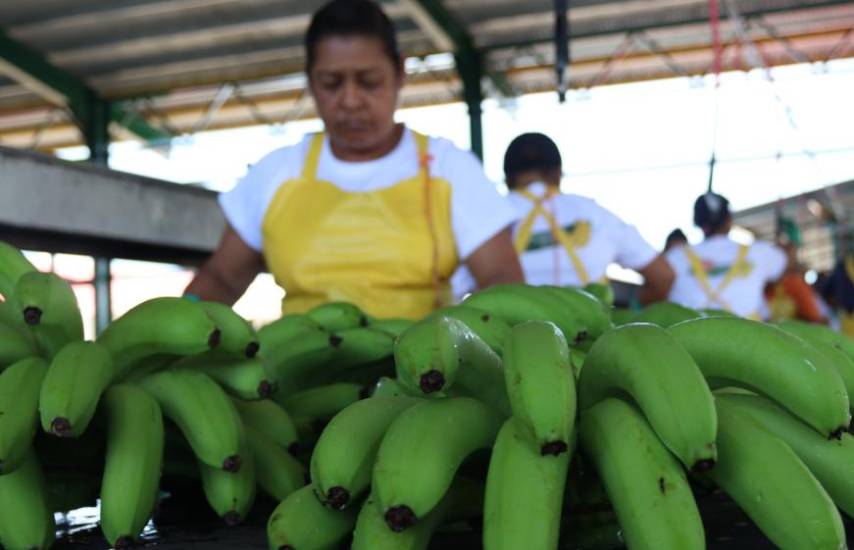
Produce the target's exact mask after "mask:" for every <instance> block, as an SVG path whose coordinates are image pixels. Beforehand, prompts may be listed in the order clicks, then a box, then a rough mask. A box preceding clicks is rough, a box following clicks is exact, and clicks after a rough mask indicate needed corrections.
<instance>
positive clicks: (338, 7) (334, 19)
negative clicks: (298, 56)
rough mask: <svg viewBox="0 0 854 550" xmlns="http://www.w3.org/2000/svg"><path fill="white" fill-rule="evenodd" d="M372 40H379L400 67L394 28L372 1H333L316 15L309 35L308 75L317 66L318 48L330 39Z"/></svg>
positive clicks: (307, 32) (308, 31)
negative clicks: (322, 42) (361, 37)
mask: <svg viewBox="0 0 854 550" xmlns="http://www.w3.org/2000/svg"><path fill="white" fill-rule="evenodd" d="M353 35H359V36H369V37H374V38H377V39H378V40H379V41H380V42H381V43H382V45H383V52H384V53H385V55H386V56H387V57H388V59H389V61H391V63H392V65H394V67H395V69H397V68H399V67H400V52H399V50H398V48H397V36H396V35H395V32H394V25H393V24H392V22H391V20H390V19H389V18H388V16H387V15H386V14H385V13H383V10H382V9H380V7H379V6H378V5H377V4H376V3H375V2H372V1H371V0H332V1H331V2H328V3H327V4H325V5H324V6H323V7H322V8H320V9H319V10H318V11H316V12H315V13H314V16H313V17H312V18H311V24H310V25H309V26H308V30H307V31H306V33H305V59H306V72H309V73H310V72H311V68H312V67H313V66H314V48H315V47H316V46H317V43H318V42H320V41H321V40H323V39H324V38H327V37H329V36H353Z"/></svg>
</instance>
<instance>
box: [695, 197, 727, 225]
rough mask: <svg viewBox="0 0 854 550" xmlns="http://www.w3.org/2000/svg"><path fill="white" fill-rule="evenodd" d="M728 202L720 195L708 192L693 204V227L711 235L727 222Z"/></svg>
mask: <svg viewBox="0 0 854 550" xmlns="http://www.w3.org/2000/svg"><path fill="white" fill-rule="evenodd" d="M729 217H730V212H729V201H728V200H727V199H726V198H725V197H724V196H722V195H718V194H717V193H712V192H711V191H709V192H708V193H705V194H703V195H700V196H699V197H698V198H697V200H696V201H695V202H694V225H696V226H697V227H699V228H701V229H702V230H703V231H705V232H706V234H709V235H710V234H712V233H714V232H715V231H717V230H718V229H720V228H721V227H723V225H724V224H725V223H726V222H727V221H728V220H729Z"/></svg>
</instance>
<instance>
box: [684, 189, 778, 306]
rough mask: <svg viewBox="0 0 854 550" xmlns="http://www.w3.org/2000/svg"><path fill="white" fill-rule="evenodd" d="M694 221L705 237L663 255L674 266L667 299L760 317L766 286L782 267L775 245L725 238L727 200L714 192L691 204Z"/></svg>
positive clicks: (729, 222)
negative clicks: (692, 244)
mask: <svg viewBox="0 0 854 550" xmlns="http://www.w3.org/2000/svg"><path fill="white" fill-rule="evenodd" d="M694 224H695V225H697V227H699V228H700V229H702V230H703V233H704V234H705V240H704V241H703V242H701V243H700V244H698V245H696V246H693V247H692V246H688V245H685V246H681V247H676V248H673V249H672V250H670V251H669V252H668V253H667V259H668V261H669V262H670V264H671V265H672V266H673V269H674V271H676V282H675V283H674V284H673V289H672V290H671V291H670V301H672V302H676V303H678V304H682V305H684V306H687V307H691V308H694V309H703V308H713V309H723V310H726V311H730V312H732V313H735V314H737V315H740V316H742V317H749V318H753V319H760V318H763V317H766V316H767V315H763V310H764V307H765V297H764V294H763V292H764V289H765V285H766V284H768V283H770V282H773V281H777V280H778V279H780V277H781V276H782V275H783V272H784V271H785V270H786V263H787V262H786V255H785V254H784V253H783V251H782V250H780V249H779V248H778V247H776V246H774V245H772V244H770V243H766V242H762V241H756V242H754V243H753V244H752V245H746V244H739V243H737V242H735V241H733V240H732V239H730V238H729V232H730V229H732V215H731V214H730V211H729V201H728V200H727V199H726V198H724V197H722V196H721V195H718V194H716V193H711V192H709V193H706V194H705V195H701V196H700V197H699V198H698V199H697V200H696V202H695V203H694Z"/></svg>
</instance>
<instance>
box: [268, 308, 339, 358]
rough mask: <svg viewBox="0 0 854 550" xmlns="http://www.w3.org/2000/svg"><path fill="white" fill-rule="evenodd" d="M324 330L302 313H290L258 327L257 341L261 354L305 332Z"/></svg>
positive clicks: (269, 351) (271, 350)
mask: <svg viewBox="0 0 854 550" xmlns="http://www.w3.org/2000/svg"><path fill="white" fill-rule="evenodd" d="M315 331H320V332H326V331H325V330H323V329H322V328H321V327H320V325H318V324H317V323H315V322H314V321H312V320H311V319H310V318H308V317H307V316H305V315H303V314H290V315H285V316H284V317H282V318H280V319H277V320H275V321H273V322H272V323H269V324H267V325H264V326H263V327H261V328H259V329H258V342H259V343H260V344H261V349H262V350H263V351H261V354H262V355H268V354H270V353H271V352H273V351H274V350H276V349H278V348H280V347H281V346H283V345H286V344H288V342H290V341H291V340H294V339H295V338H299V337H300V336H302V335H303V334H304V333H306V332H315Z"/></svg>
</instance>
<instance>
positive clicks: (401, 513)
mask: <svg viewBox="0 0 854 550" xmlns="http://www.w3.org/2000/svg"><path fill="white" fill-rule="evenodd" d="M416 521H418V518H416V517H415V512H413V511H412V508H410V507H409V506H407V505H405V504H401V505H400V506H392V507H391V508H389V509H388V510H386V513H385V522H386V523H387V524H388V526H389V528H390V529H391V530H392V531H394V532H395V533H401V532H403V531H405V530H406V529H407V528H409V527H412V526H413V525H415V522H416Z"/></svg>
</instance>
